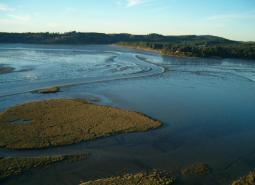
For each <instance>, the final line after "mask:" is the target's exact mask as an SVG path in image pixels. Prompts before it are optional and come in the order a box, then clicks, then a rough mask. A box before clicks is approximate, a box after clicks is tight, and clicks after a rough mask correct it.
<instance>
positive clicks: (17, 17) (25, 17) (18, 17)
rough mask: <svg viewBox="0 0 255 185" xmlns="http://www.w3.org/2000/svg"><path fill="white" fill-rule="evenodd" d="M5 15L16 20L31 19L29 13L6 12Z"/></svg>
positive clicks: (25, 20) (26, 20)
mask: <svg viewBox="0 0 255 185" xmlns="http://www.w3.org/2000/svg"><path fill="white" fill-rule="evenodd" d="M7 16H8V17H9V18H11V19H13V20H16V21H22V22H28V21H30V20H31V16H30V15H15V14H7Z"/></svg>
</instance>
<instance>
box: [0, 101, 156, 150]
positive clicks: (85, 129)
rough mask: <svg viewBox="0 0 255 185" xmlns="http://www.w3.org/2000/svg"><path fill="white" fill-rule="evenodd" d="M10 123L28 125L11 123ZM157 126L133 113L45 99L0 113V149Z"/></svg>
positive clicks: (68, 141)
mask: <svg viewBox="0 0 255 185" xmlns="http://www.w3.org/2000/svg"><path fill="white" fill-rule="evenodd" d="M13 120H29V122H27V123H26V122H25V123H22V124H13ZM160 125H161V123H160V122H159V121H155V120H152V119H150V118H148V117H146V116H144V115H142V114H139V113H136V112H129V111H125V110H120V109H116V108H112V107H108V106H100V105H94V104H91V103H88V102H85V101H79V100H66V99H53V100H45V101H38V102H31V103H27V104H23V105H18V106H16V107H12V108H9V109H8V110H6V111H5V112H3V113H1V114H0V146H1V147H5V148H9V149H34V148H45V147H50V146H59V145H68V144H73V143H79V142H81V141H87V140H92V139H96V138H99V137H103V136H109V135H112V134H117V133H128V132H135V131H147V130H149V129H152V128H157V127H159V126H160Z"/></svg>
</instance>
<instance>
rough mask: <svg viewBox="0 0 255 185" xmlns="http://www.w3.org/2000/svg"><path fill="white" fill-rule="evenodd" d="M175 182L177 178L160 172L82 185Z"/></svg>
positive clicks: (160, 184) (162, 184) (105, 179)
mask: <svg viewBox="0 0 255 185" xmlns="http://www.w3.org/2000/svg"><path fill="white" fill-rule="evenodd" d="M174 182H175V178H174V177H171V176H170V175H167V174H164V173H163V172H160V171H154V172H151V173H136V174H127V175H124V176H117V177H109V178H104V179H98V180H95V181H88V182H83V183H81V184H80V185H102V184H104V185H134V184H142V185H170V184H173V183H174Z"/></svg>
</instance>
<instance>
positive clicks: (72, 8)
mask: <svg viewBox="0 0 255 185" xmlns="http://www.w3.org/2000/svg"><path fill="white" fill-rule="evenodd" d="M73 30H76V31H82V32H106V33H132V34H148V33H160V34H164V35H186V34H196V35H207V34H210V35H217V36H223V37H226V38H230V39H235V40H246V41H247V40H252V41H255V0H0V31H2V32H5V31H6V32H45V31H49V32H67V31H73Z"/></svg>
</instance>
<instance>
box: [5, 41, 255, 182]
mask: <svg viewBox="0 0 255 185" xmlns="http://www.w3.org/2000/svg"><path fill="white" fill-rule="evenodd" d="M1 66H8V67H14V68H15V70H14V71H13V72H11V73H6V74H0V110H1V111H3V110H5V109H6V108H8V107H10V106H14V105H17V104H20V103H24V102H29V101H32V100H39V99H48V98H85V99H88V100H90V101H92V102H95V103H98V104H105V105H111V106H115V107H120V108H123V109H128V110H132V111H138V112H142V113H144V114H147V115H149V116H151V117H153V118H155V119H159V120H161V121H162V122H163V124H164V126H163V127H162V128H160V129H156V130H153V131H150V132H147V133H133V134H123V135H118V136H113V137H109V138H104V139H98V140H96V141H93V142H84V143H81V144H77V145H71V146H65V147H57V148H50V149H44V150H32V151H9V150H4V149H1V150H0V156H40V155H53V154H75V153H81V152H90V153H91V157H90V158H89V159H88V160H84V161H82V162H76V163H71V164H70V163H60V164H57V165H53V166H52V167H49V168H47V169H45V168H42V169H34V170H31V171H29V172H27V173H25V174H23V175H20V176H18V177H15V179H14V178H13V179H12V178H11V179H9V180H7V181H5V182H4V184H8V185H10V184H24V185H25V184H26V185H27V184H61V185H63V184H78V183H79V181H80V180H87V179H96V178H100V177H105V176H112V175H119V174H122V173H125V172H133V171H141V170H147V169H153V168H157V169H164V170H167V171H173V172H174V173H177V174H176V175H178V171H179V170H180V169H181V168H182V167H184V166H187V165H190V164H192V163H196V162H204V163H207V164H209V165H210V166H211V168H212V169H213V172H212V174H211V175H208V176H206V177H204V178H199V179H197V178H192V179H180V180H179V182H178V183H177V184H196V185H199V184H206V185H210V184H212V185H217V184H222V185H223V184H229V183H230V181H231V180H233V179H235V178H237V177H239V176H240V175H244V174H246V173H248V172H249V171H250V170H254V169H255V98H254V95H255V61H244V60H233V59H224V60H218V59H217V60H216V59H199V58H193V59H190V58H174V57H161V56H159V55H158V54H156V53H149V52H141V51H136V50H131V49H124V48H118V47H114V46H64V45H63V46H44V45H0V67H1ZM54 85H59V86H61V92H60V93H57V94H51V95H40V94H34V93H31V91H32V90H34V89H36V88H41V87H49V86H54Z"/></svg>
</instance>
